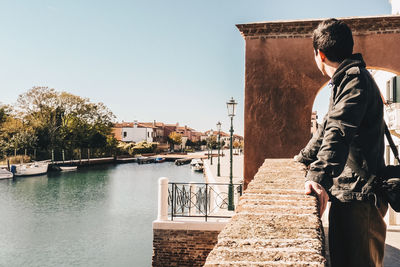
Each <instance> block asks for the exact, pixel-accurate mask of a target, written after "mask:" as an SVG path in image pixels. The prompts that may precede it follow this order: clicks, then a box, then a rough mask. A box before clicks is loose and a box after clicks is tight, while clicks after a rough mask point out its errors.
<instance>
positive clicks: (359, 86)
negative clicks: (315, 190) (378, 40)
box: [297, 54, 385, 202]
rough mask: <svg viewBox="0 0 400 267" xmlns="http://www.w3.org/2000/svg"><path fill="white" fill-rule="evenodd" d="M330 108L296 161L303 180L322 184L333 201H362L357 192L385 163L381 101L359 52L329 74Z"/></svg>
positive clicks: (376, 87) (359, 193)
mask: <svg viewBox="0 0 400 267" xmlns="http://www.w3.org/2000/svg"><path fill="white" fill-rule="evenodd" d="M329 86H330V87H331V90H332V91H331V98H330V103H329V110H328V113H327V114H326V116H325V118H324V121H323V123H322V125H321V126H320V127H319V130H318V132H317V133H316V134H315V135H314V137H313V138H312V139H311V140H310V141H309V143H308V144H307V146H306V147H305V148H304V149H303V150H302V151H301V152H300V154H299V155H298V157H297V159H298V160H299V161H300V162H302V163H304V164H306V165H308V166H309V171H308V173H307V176H306V180H311V181H315V182H317V183H319V184H321V185H322V186H323V187H324V188H325V189H326V190H327V192H328V194H329V195H330V198H331V200H332V201H335V200H338V201H341V202H350V201H353V200H364V199H363V197H364V194H362V193H361V192H362V188H363V186H364V185H365V184H366V182H367V180H368V179H369V177H370V176H371V175H376V174H377V173H378V172H379V171H380V170H382V169H383V168H384V166H385V163H384V158H383V154H384V120H383V103H382V99H381V95H380V91H379V89H378V86H377V85H376V83H375V81H374V79H373V78H372V76H371V74H370V73H369V71H368V70H367V69H366V68H365V63H364V60H363V58H362V56H361V54H354V55H352V57H351V58H348V59H346V60H344V61H343V62H342V63H341V64H340V65H339V67H338V69H337V70H336V72H335V73H334V75H333V76H332V79H331V82H330V83H329Z"/></svg>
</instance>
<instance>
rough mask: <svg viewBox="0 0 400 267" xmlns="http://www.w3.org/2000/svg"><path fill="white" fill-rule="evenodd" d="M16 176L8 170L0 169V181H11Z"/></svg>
mask: <svg viewBox="0 0 400 267" xmlns="http://www.w3.org/2000/svg"><path fill="white" fill-rule="evenodd" d="M13 176H14V174H13V173H12V172H10V171H8V170H6V169H0V179H11V178H13Z"/></svg>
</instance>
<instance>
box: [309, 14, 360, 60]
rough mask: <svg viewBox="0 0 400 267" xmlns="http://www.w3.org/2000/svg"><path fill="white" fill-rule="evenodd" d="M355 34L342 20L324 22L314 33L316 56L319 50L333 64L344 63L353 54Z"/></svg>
mask: <svg viewBox="0 0 400 267" xmlns="http://www.w3.org/2000/svg"><path fill="white" fill-rule="evenodd" d="M353 45H354V41H353V34H352V33H351V30H350V28H349V26H347V24H346V23H344V22H343V21H341V20H337V19H327V20H324V21H322V22H321V23H320V24H319V25H318V27H317V28H316V29H315V30H314V32H313V46H314V51H315V54H317V50H318V49H319V50H320V51H321V52H323V53H324V54H325V55H326V57H327V58H328V59H329V60H330V61H333V62H338V63H340V62H342V61H343V60H344V59H346V58H348V57H350V56H351V55H352V54H353Z"/></svg>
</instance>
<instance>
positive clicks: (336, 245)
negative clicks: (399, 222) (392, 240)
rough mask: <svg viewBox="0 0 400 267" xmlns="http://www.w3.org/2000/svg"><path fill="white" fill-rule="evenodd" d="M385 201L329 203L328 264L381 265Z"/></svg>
mask: <svg viewBox="0 0 400 267" xmlns="http://www.w3.org/2000/svg"><path fill="white" fill-rule="evenodd" d="M387 207H388V206H387V203H380V205H379V208H376V207H375V205H374V204H373V203H372V202H369V201H366V202H361V201H355V202H351V203H341V202H335V203H332V205H331V208H330V211H329V253H330V258H331V266H332V267H339V266H340V267H346V266H349V267H350V266H351V267H358V266H360V267H370V266H371V267H375V266H383V254H384V251H385V238H386V223H385V222H384V220H383V217H384V216H385V214H386V211H387Z"/></svg>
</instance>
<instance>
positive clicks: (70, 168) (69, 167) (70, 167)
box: [60, 166, 78, 172]
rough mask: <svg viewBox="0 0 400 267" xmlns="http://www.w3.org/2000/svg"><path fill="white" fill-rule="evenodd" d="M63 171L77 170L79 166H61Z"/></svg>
mask: <svg viewBox="0 0 400 267" xmlns="http://www.w3.org/2000/svg"><path fill="white" fill-rule="evenodd" d="M60 169H61V171H62V172H70V171H76V170H77V169H78V166H60Z"/></svg>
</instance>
